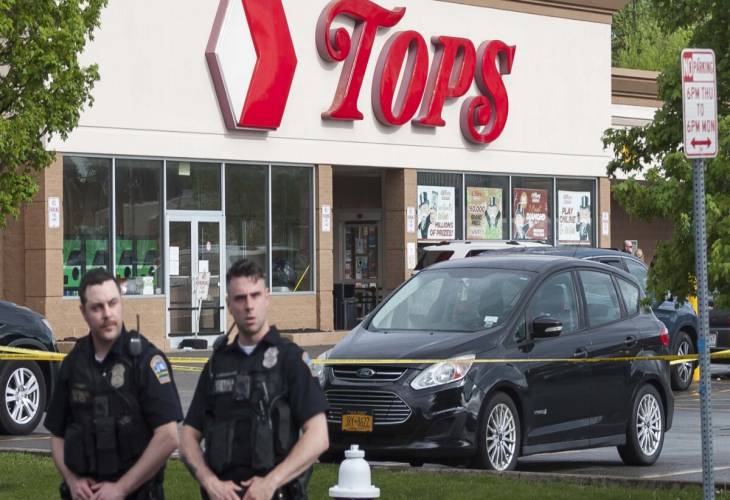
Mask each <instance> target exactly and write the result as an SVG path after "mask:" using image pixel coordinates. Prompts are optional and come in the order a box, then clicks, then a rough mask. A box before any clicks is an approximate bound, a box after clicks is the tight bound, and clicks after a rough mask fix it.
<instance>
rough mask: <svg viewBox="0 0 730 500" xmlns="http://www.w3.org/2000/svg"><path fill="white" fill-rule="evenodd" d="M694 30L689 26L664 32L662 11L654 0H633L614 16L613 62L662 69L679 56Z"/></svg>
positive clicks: (631, 66)
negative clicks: (655, 4)
mask: <svg viewBox="0 0 730 500" xmlns="http://www.w3.org/2000/svg"><path fill="white" fill-rule="evenodd" d="M691 34H692V30H691V28H689V27H681V28H677V29H675V30H672V31H670V32H665V31H664V29H663V26H662V13H661V11H660V10H658V9H657V8H655V6H654V4H653V3H652V1H651V0H632V1H630V2H629V3H628V4H627V5H626V6H625V7H624V8H623V9H621V10H620V11H619V12H617V13H616V14H615V15H614V16H613V25H612V28H611V63H612V65H613V66H615V67H619V68H633V69H646V70H652V71H660V70H662V69H663V68H664V67H666V66H667V64H669V63H670V62H671V61H673V60H674V59H676V58H678V57H679V54H680V52H681V51H682V49H683V48H684V47H686V46H687V41H688V40H689V37H690V35H691Z"/></svg>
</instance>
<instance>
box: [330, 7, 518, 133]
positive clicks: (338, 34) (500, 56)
mask: <svg viewBox="0 0 730 500" xmlns="http://www.w3.org/2000/svg"><path fill="white" fill-rule="evenodd" d="M405 13H406V9H405V7H396V8H395V9H393V10H388V9H386V8H384V7H381V6H379V5H378V4H376V3H374V2H370V1H369V0H359V1H355V0H339V1H333V2H330V3H329V4H328V5H327V7H325V9H324V10H323V11H322V14H321V15H320V17H319V22H318V23H317V35H316V36H317V51H318V52H319V55H320V57H321V58H322V59H324V60H325V61H329V62H340V61H344V64H343V67H342V73H341V75H340V81H339V84H338V86H337V90H336V92H335V97H334V99H333V101H332V105H331V106H330V108H329V109H328V110H327V111H325V112H324V113H322V118H324V119H328V120H348V121H352V120H362V119H363V114H362V113H361V112H360V110H359V109H358V107H357V100H358V97H359V95H360V89H361V87H362V82H363V79H364V77H365V70H366V68H367V65H368V62H369V60H370V54H371V52H372V48H373V41H374V40H375V35H376V32H377V30H378V28H390V27H393V26H395V25H396V24H398V22H399V21H400V20H401V19H402V18H403V16H404V15H405ZM338 16H346V17H349V18H350V19H352V20H353V21H354V22H355V29H354V31H353V34H352V36H350V35H349V34H348V33H347V31H346V30H345V29H344V28H332V23H333V21H334V20H335V19H336V18H337V17H338ZM431 43H432V44H433V46H434V52H435V53H434V57H433V62H432V64H431V69H430V70H429V68H428V48H427V45H426V41H425V39H424V38H423V36H422V35H421V34H420V33H418V32H417V31H412V30H407V31H399V32H396V33H394V34H393V35H391V37H390V38H389V39H388V41H387V42H386V44H385V47H383V50H382V51H381V53H380V55H379V57H378V61H377V65H376V67H375V77H374V80H373V86H372V96H371V98H372V104H373V110H374V111H375V116H376V118H377V119H378V121H379V122H380V123H382V124H383V125H386V126H400V125H403V124H405V123H407V122H408V121H411V120H412V123H413V124H414V125H419V126H423V127H442V126H444V125H445V122H444V120H443V118H441V112H442V110H443V107H444V103H445V102H446V99H448V98H456V97H461V96H463V95H464V94H466V92H467V91H468V90H469V89H470V88H471V84H472V82H473V81H474V80H475V79H476V83H477V87H478V88H479V91H480V92H481V93H482V95H478V96H472V97H469V98H468V99H466V101H464V103H463V104H462V107H461V130H462V133H463V134H464V137H466V139H468V140H469V141H471V142H474V143H483V144H486V143H490V142H493V141H494V140H496V139H497V137H499V136H500V134H501V133H502V131H503V130H504V126H505V124H506V123H507V114H508V111H509V100H508V98H507V89H506V88H505V86H504V82H503V81H502V75H504V74H509V73H511V71H512V61H513V60H514V57H515V46H509V45H507V44H506V43H504V42H503V41H501V40H489V41H485V42H483V43H482V44H481V45H480V46H479V50H475V48H474V44H473V43H472V42H471V41H470V40H467V39H466V38H458V37H452V36H434V37H432V38H431ZM401 73H402V75H403V77H402V79H401V81H400V88H396V87H397V85H398V79H399V75H401ZM396 91H397V97H396ZM419 106H420V112H419ZM416 112H419V114H418V116H417V117H415V118H414V116H415V115H416Z"/></svg>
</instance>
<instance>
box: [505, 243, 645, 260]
mask: <svg viewBox="0 0 730 500" xmlns="http://www.w3.org/2000/svg"><path fill="white" fill-rule="evenodd" d="M511 252H514V253H518V252H519V253H526V254H533V255H534V254H544V255H561V256H565V257H574V258H576V259H590V258H592V257H622V258H626V259H632V260H635V261H636V262H642V261H641V259H639V258H637V257H635V256H634V255H631V254H629V253H626V252H621V251H619V250H616V249H614V248H594V247H579V246H574V247H547V248H543V247H525V248H515V249H514V250H513V249H505V250H504V251H503V252H501V253H504V254H507V253H511ZM642 264H643V262H642Z"/></svg>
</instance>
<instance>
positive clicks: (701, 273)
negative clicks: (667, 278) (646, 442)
mask: <svg viewBox="0 0 730 500" xmlns="http://www.w3.org/2000/svg"><path fill="white" fill-rule="evenodd" d="M693 163H694V169H693V170H694V172H693V175H694V222H695V270H696V274H697V305H698V309H699V313H700V315H699V322H700V335H699V339H698V340H697V353H698V354H699V360H700V419H701V425H702V428H701V430H702V489H703V491H704V494H705V496H704V498H705V500H714V498H715V481H714V478H713V473H714V471H713V470H712V469H713V465H712V400H711V392H712V385H711V383H712V381H711V379H710V346H709V344H708V343H707V337H708V333H709V329H710V328H709V316H708V311H707V233H706V231H705V165H704V162H703V161H702V160H694V162H693Z"/></svg>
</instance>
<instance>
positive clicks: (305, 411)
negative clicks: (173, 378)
mask: <svg viewBox="0 0 730 500" xmlns="http://www.w3.org/2000/svg"><path fill="white" fill-rule="evenodd" d="M284 342H286V343H288V344H290V346H288V347H289V348H288V349H279V350H278V352H279V353H285V354H284V356H282V357H280V359H279V360H278V362H279V363H285V365H284V368H285V371H286V378H287V386H288V401H289V407H290V408H291V414H292V419H293V421H294V424H295V425H296V427H297V428H301V427H302V425H303V424H304V423H305V422H306V421H307V420H309V419H310V418H312V417H314V416H315V415H318V414H319V413H323V412H325V411H327V408H328V407H327V399H326V398H325V396H324V393H323V392H322V389H321V388H320V387H319V381H318V380H317V379H316V378H315V377H314V376H312V371H311V369H310V364H311V360H309V358H308V357H307V355H306V354H305V353H304V351H302V349H301V348H300V347H299V346H298V345H296V344H293V343H290V342H289V341H287V340H284V339H282V338H281V335H280V334H279V332H278V330H277V329H276V327H273V326H272V327H271V328H270V329H269V331H268V333H267V334H266V335H265V336H264V338H263V339H261V341H260V342H259V343H258V344H257V345H256V348H255V349H254V351H253V352H252V353H251V354H250V356H264V355H265V354H264V353H265V352H266V350H267V349H269V348H270V347H277V348H278V347H280V346H281V345H282V344H283V343H284ZM216 354H217V355H219V356H224V357H226V358H229V359H227V360H225V361H232V362H234V363H240V362H243V361H244V360H245V359H246V358H248V356H249V355H248V354H246V353H244V352H243V350H242V349H241V347H240V345H239V343H238V338H237V337H236V338H235V339H234V341H233V342H231V343H230V344H228V345H226V346H225V347H223V348H222V349H221V351H220V352H218V353H216ZM208 364H210V361H208V363H207V364H206V365H205V368H204V369H203V373H201V375H200V378H199V379H198V385H197V386H196V387H195V394H194V395H193V400H192V402H191V403H190V408H189V409H188V413H187V415H186V416H185V422H184V423H185V425H189V426H191V427H193V428H195V429H197V430H199V431H200V432H203V431H204V424H205V412H206V408H207V404H208V394H207V392H208V391H207V390H206V389H207V388H208V386H209V380H210V369H209V366H208ZM226 366H230V363H226Z"/></svg>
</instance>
